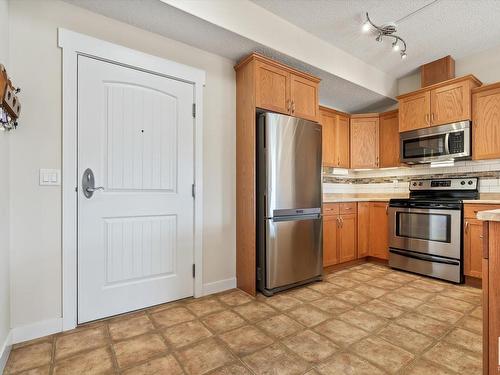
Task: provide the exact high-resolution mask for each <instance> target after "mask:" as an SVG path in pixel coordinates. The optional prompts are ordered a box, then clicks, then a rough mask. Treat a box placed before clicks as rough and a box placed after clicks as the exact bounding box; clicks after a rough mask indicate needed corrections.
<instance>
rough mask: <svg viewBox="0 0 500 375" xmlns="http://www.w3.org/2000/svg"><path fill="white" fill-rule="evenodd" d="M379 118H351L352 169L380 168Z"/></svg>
mask: <svg viewBox="0 0 500 375" xmlns="http://www.w3.org/2000/svg"><path fill="white" fill-rule="evenodd" d="M378 142H379V118H378V116H377V117H360V118H351V168H378V153H379V144H378Z"/></svg>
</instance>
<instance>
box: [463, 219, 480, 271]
mask: <svg viewBox="0 0 500 375" xmlns="http://www.w3.org/2000/svg"><path fill="white" fill-rule="evenodd" d="M482 258H483V222H482V221H480V220H476V219H465V226H464V273H465V275H467V276H472V277H477V278H481V277H482Z"/></svg>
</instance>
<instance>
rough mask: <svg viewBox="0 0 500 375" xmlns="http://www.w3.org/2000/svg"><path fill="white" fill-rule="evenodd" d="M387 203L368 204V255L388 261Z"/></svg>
mask: <svg viewBox="0 0 500 375" xmlns="http://www.w3.org/2000/svg"><path fill="white" fill-rule="evenodd" d="M388 206H389V203H387V202H370V235H369V241H370V242H369V243H370V249H369V255H370V256H372V257H375V258H380V259H389V241H388V237H389V236H388V233H389V227H388V225H389V223H388V216H387V209H388Z"/></svg>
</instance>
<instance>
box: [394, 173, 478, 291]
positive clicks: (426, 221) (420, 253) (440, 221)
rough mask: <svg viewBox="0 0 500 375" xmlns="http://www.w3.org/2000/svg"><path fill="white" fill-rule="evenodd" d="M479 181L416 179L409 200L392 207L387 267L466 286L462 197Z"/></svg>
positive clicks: (468, 196) (474, 194)
mask: <svg viewBox="0 0 500 375" xmlns="http://www.w3.org/2000/svg"><path fill="white" fill-rule="evenodd" d="M478 197H479V193H478V179H477V178H453V179H451V178H450V179H434V180H415V181H411V182H410V198H408V199H391V201H390V203H389V266H391V267H393V268H398V269H402V270H406V271H411V272H415V273H419V274H422V275H428V276H432V277H436V278H439V279H444V280H448V281H452V282H455V283H461V282H463V230H462V223H463V201H462V200H463V199H477V198H478Z"/></svg>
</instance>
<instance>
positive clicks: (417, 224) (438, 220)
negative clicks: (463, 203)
mask: <svg viewBox="0 0 500 375" xmlns="http://www.w3.org/2000/svg"><path fill="white" fill-rule="evenodd" d="M461 220H462V213H461V210H458V209H455V210H452V209H433V208H429V209H427V208H409V207H390V208H389V247H391V248H395V249H403V250H410V251H415V252H418V253H423V254H430V255H437V256H442V257H447V258H454V259H460V258H461V236H460V231H461V228H462V223H461Z"/></svg>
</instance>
